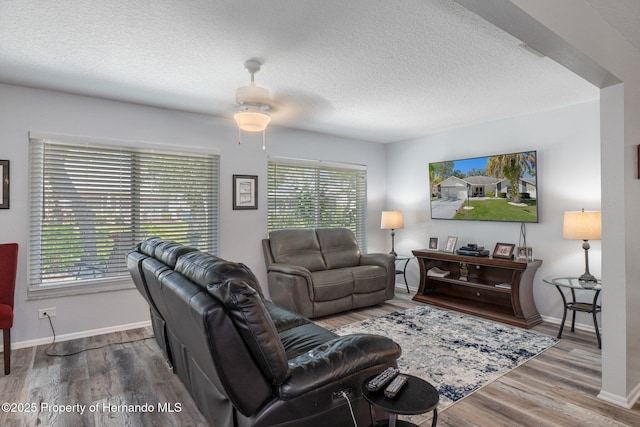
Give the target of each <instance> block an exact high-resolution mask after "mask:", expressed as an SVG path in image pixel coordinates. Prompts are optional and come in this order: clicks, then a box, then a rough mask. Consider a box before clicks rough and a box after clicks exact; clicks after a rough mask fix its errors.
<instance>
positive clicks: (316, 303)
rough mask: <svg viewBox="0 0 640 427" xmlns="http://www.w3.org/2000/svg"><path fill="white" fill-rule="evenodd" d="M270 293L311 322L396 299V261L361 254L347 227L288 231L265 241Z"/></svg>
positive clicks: (382, 255) (383, 256) (274, 232)
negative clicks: (312, 319) (318, 318)
mask: <svg viewBox="0 0 640 427" xmlns="http://www.w3.org/2000/svg"><path fill="white" fill-rule="evenodd" d="M262 249H263V252H264V259H265V264H266V267H267V277H268V283H269V293H270V295H271V298H272V299H273V301H274V302H276V303H277V304H279V305H281V306H284V307H286V308H288V309H289V310H292V311H295V312H297V313H300V314H302V315H303V316H305V317H309V318H313V317H320V316H326V315H329V314H334V313H339V312H342V311H347V310H351V309H354V308H360V307H368V306H372V305H376V304H380V303H382V302H384V301H386V300H389V299H392V298H393V295H394V290H395V257H394V256H393V255H391V254H383V253H377V254H362V253H361V252H360V248H359V247H358V242H357V241H356V238H355V236H354V234H353V232H352V231H351V230H349V229H347V228H316V229H310V228H306V229H287V230H276V231H272V232H271V233H269V238H268V239H264V240H263V241H262Z"/></svg>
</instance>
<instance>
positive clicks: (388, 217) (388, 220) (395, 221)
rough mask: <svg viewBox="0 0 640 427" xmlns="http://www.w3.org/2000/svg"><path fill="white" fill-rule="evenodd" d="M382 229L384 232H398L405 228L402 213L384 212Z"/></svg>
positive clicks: (381, 223) (381, 220)
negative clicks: (391, 230)
mask: <svg viewBox="0 0 640 427" xmlns="http://www.w3.org/2000/svg"><path fill="white" fill-rule="evenodd" d="M380 228H381V229H383V230H390V229H393V230H397V229H399V228H404V220H403V219H402V212H400V211H383V212H382V218H381V219H380Z"/></svg>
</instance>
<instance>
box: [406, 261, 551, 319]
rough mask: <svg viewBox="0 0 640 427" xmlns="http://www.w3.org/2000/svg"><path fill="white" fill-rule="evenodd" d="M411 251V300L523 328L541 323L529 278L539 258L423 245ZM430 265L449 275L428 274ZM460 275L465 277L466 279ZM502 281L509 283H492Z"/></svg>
mask: <svg viewBox="0 0 640 427" xmlns="http://www.w3.org/2000/svg"><path fill="white" fill-rule="evenodd" d="M413 254H414V255H415V256H416V260H417V261H418V266H419V267H420V285H419V288H418V292H417V293H416V294H415V296H414V297H413V299H414V300H415V301H420V302H424V303H428V304H433V305H437V306H440V307H445V308H449V309H452V310H457V311H461V312H463V313H468V314H473V315H476V316H480V317H484V318H487V319H491V320H496V321H499V322H503V323H508V324H510V325H515V326H520V327H523V328H531V327H533V326H535V325H538V324H540V323H542V318H541V317H540V314H539V313H538V309H537V308H536V305H535V301H534V299H533V279H534V277H535V274H536V271H537V270H538V268H539V267H540V265H542V261H541V260H534V261H532V262H516V261H513V260H511V259H503V258H489V257H475V256H467V255H457V254H450V253H445V252H434V251H429V250H426V249H420V250H414V251H413ZM463 264H464V265H465V266H466V270H467V271H466V273H465V271H464V270H465V268H464V267H462V265H463ZM434 267H435V268H438V269H440V270H445V271H449V272H450V275H449V276H448V277H435V276H432V275H429V274H428V271H429V270H430V269H432V268H434ZM460 277H466V280H461V279H460ZM504 284H510V287H506V286H496V285H504Z"/></svg>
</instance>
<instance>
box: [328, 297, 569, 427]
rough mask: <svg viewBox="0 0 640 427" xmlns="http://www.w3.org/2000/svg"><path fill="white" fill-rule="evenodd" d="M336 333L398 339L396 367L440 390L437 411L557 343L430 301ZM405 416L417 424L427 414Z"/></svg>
mask: <svg viewBox="0 0 640 427" xmlns="http://www.w3.org/2000/svg"><path fill="white" fill-rule="evenodd" d="M334 332H336V333H337V334H339V335H347V334H353V333H370V334H378V335H383V336H386V337H389V338H391V339H392V340H394V341H395V342H397V343H398V344H400V347H402V356H400V359H398V367H399V368H400V371H401V372H405V373H409V374H412V375H415V376H417V377H420V378H422V379H424V380H426V381H428V382H430V383H431V384H433V386H434V387H435V388H436V389H438V392H439V393H440V403H439V405H438V411H442V410H443V409H445V408H447V407H448V406H450V405H451V404H453V403H455V402H457V401H458V400H460V399H462V398H463V397H465V396H468V395H469V394H470V393H473V392H474V391H476V390H478V389H479V388H480V387H482V386H484V385H486V384H488V383H490V382H492V381H494V380H495V379H497V378H499V377H500V376H502V375H504V374H506V373H507V372H509V371H510V370H512V369H513V368H515V367H517V366H519V365H521V364H522V363H524V362H526V361H527V360H529V359H531V358H532V357H534V356H536V355H538V354H540V353H541V352H542V351H544V350H546V349H548V348H549V347H551V346H553V345H555V344H556V343H557V342H558V340H557V339H556V338H553V337H549V336H546V335H539V334H536V333H534V332H531V331H528V330H525V329H521V328H516V327H511V326H508V325H504V324H502V323H498V322H492V321H489V320H484V319H480V318H478V317H474V316H468V315H466V314H462V313H458V312H455V311H449V310H444V309H439V308H436V307H433V306H430V305H422V306H419V307H414V308H411V309H408V310H406V311H399V312H394V313H391V314H388V315H385V316H382V317H376V318H373V319H369V320H365V321H362V322H358V323H353V324H350V325H346V326H342V327H340V328H337V329H335V330H334ZM404 418H405V419H407V420H410V421H412V422H414V423H417V424H420V423H421V422H423V421H424V420H426V419H428V418H431V415H430V414H428V415H423V416H413V417H404Z"/></svg>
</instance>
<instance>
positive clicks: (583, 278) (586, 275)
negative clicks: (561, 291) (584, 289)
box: [578, 273, 598, 282]
mask: <svg viewBox="0 0 640 427" xmlns="http://www.w3.org/2000/svg"><path fill="white" fill-rule="evenodd" d="M578 280H579V281H581V282H597V281H598V279H596V277H595V276H594V275H593V274H591V273H584V274H583V275H582V276H580V277H578Z"/></svg>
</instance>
